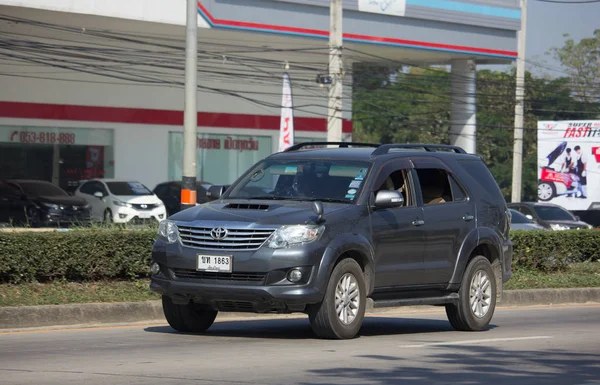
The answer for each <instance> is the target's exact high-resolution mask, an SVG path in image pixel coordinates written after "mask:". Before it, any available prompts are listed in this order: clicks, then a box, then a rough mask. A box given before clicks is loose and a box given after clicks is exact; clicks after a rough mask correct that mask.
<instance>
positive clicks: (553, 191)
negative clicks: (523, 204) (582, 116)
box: [538, 120, 600, 210]
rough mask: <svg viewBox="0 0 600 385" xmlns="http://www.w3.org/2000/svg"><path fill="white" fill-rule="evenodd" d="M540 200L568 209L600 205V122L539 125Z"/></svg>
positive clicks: (589, 207) (544, 123) (539, 123)
mask: <svg viewBox="0 0 600 385" xmlns="http://www.w3.org/2000/svg"><path fill="white" fill-rule="evenodd" d="M538 200H539V201H542V202H551V203H555V204H558V205H560V206H562V207H564V208H566V209H567V210H588V209H591V208H594V207H596V206H598V205H599V204H600V120H592V121H582V120H579V121H540V122H538Z"/></svg>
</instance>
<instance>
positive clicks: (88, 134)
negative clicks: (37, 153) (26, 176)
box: [0, 126, 112, 146]
mask: <svg viewBox="0 0 600 385" xmlns="http://www.w3.org/2000/svg"><path fill="white" fill-rule="evenodd" d="M111 134H112V132H111V131H110V130H96V129H93V130H92V129H86V128H54V127H15V126H2V127H0V142H3V143H20V144H42V145H43V144H51V145H55V144H58V145H79V146H85V145H95V146H111V145H112V135H111Z"/></svg>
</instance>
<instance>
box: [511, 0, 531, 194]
mask: <svg viewBox="0 0 600 385" xmlns="http://www.w3.org/2000/svg"><path fill="white" fill-rule="evenodd" d="M526 27H527V0H521V30H520V31H519V33H518V38H519V40H518V48H517V50H518V58H517V84H516V87H517V89H516V98H515V99H516V103H515V132H514V143H513V175H512V202H513V203H517V202H520V201H521V194H522V187H521V186H522V177H523V120H524V119H523V118H524V115H525V106H524V100H523V99H524V97H525V34H526Z"/></svg>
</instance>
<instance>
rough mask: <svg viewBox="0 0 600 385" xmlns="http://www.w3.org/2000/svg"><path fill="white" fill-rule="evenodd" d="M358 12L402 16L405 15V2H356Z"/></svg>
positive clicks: (402, 0) (359, 0)
mask: <svg viewBox="0 0 600 385" xmlns="http://www.w3.org/2000/svg"><path fill="white" fill-rule="evenodd" d="M358 10H359V11H361V12H371V13H381V14H384V15H392V16H404V14H405V13H406V0H358Z"/></svg>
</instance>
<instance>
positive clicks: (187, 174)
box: [181, 0, 198, 210]
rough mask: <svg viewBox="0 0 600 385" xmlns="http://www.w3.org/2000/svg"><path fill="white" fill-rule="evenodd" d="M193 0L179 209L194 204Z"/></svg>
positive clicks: (189, 0)
mask: <svg viewBox="0 0 600 385" xmlns="http://www.w3.org/2000/svg"><path fill="white" fill-rule="evenodd" d="M196 7H197V2H196V0H187V21H186V39H185V111H184V117H183V118H184V131H183V178H182V181H181V209H182V210H185V209H187V208H190V207H194V206H195V205H196V129H197V126H198V111H197V104H196V94H197V92H198V86H197V85H198V79H197V76H198V65H197V60H198V59H197V54H198V9H197V8H196Z"/></svg>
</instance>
